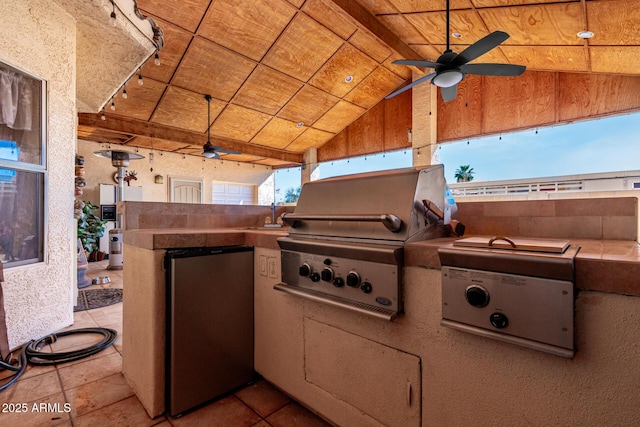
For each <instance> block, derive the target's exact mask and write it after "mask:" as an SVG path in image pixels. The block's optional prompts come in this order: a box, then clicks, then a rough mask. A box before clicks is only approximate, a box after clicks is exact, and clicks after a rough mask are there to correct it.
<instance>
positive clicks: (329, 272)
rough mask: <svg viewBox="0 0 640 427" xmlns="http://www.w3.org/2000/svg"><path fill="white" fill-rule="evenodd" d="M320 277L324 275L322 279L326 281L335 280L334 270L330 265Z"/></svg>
mask: <svg viewBox="0 0 640 427" xmlns="http://www.w3.org/2000/svg"><path fill="white" fill-rule="evenodd" d="M320 277H322V280H324V281H325V282H331V281H332V280H333V270H332V269H330V268H328V267H327V268H324V269H323V270H322V272H321V273H320Z"/></svg>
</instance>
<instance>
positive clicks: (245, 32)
mask: <svg viewBox="0 0 640 427" xmlns="http://www.w3.org/2000/svg"><path fill="white" fill-rule="evenodd" d="M295 13H296V9H295V8H294V7H293V6H291V5H290V4H289V3H287V2H286V1H284V0H216V1H215V2H213V4H212V5H211V7H210V8H209V11H208V12H207V14H206V16H205V18H204V21H203V22H202V25H201V26H200V28H199V29H198V35H199V36H202V37H205V38H207V39H209V40H211V41H214V42H216V43H218V44H219V45H222V46H225V47H227V48H229V49H231V50H233V51H235V52H238V53H240V54H242V55H245V56H247V57H249V58H251V59H253V60H255V61H259V60H260V59H261V58H262V57H263V56H264V54H265V53H266V52H267V50H269V48H270V47H271V45H272V44H273V43H274V42H275V41H276V39H277V38H278V36H279V35H280V33H282V31H283V30H284V29H285V27H286V26H287V25H288V24H289V21H291V19H292V18H293V16H294V15H295Z"/></svg>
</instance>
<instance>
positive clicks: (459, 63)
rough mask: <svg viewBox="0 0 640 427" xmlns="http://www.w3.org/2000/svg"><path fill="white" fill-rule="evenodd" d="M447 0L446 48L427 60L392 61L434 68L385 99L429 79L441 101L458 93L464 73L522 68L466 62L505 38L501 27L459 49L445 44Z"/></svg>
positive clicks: (516, 72) (493, 73) (513, 73)
mask: <svg viewBox="0 0 640 427" xmlns="http://www.w3.org/2000/svg"><path fill="white" fill-rule="evenodd" d="M449 25H450V23H449V0H447V50H445V51H444V53H443V54H442V55H440V57H439V58H438V60H437V61H436V62H433V61H427V60H413V59H399V60H397V61H393V64H400V65H412V66H415V67H422V68H433V69H435V72H433V73H431V74H429V75H427V76H424V77H421V78H419V79H418V80H416V81H414V82H412V83H409V84H408V85H406V86H404V87H402V88H400V89H398V90H396V91H395V92H393V93H391V94H390V95H387V96H386V99H389V98H391V97H394V96H396V95H398V94H400V93H402V92H404V91H406V90H409V89H411V88H412V87H413V86H415V85H418V84H420V83H422V82H423V81H425V80H428V79H431V84H433V85H436V86H438V87H439V88H440V91H441V92H442V99H443V100H444V102H449V101H453V100H454V99H455V98H456V95H457V94H458V83H460V82H461V81H462V79H464V77H465V76H466V75H467V74H476V75H480V76H519V75H520V74H522V73H523V72H524V70H525V69H526V67H525V66H524V65H512V64H469V62H471V61H473V60H474V59H476V58H478V57H479V56H481V55H484V54H485V53H487V52H489V51H490V50H491V49H493V48H495V47H497V46H498V45H499V44H500V43H502V42H504V41H505V40H506V39H508V38H509V34H507V33H505V32H504V31H494V32H493V33H491V34H489V35H487V36H485V37H483V38H481V39H480V40H478V41H477V42H475V43H474V44H472V45H471V46H469V47H467V48H466V49H465V50H463V51H462V52H460V53H455V52H454V51H452V50H451V49H450V47H449Z"/></svg>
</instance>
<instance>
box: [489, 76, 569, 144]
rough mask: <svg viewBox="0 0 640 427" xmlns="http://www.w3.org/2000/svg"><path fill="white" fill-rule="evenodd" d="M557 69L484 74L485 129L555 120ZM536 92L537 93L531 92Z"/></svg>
mask: <svg viewBox="0 0 640 427" xmlns="http://www.w3.org/2000/svg"><path fill="white" fill-rule="evenodd" d="M555 80H556V79H555V73H534V72H529V73H528V72H525V73H524V74H522V75H521V76H518V77H484V76H483V77H482V91H483V95H482V99H483V102H482V108H481V111H482V133H484V134H492V133H496V132H500V131H502V130H504V129H526V128H529V127H533V126H536V125H542V124H550V123H554V122H555V117H556V106H555V96H556V83H555ZM532 93H535V97H532V96H531V95H530V94H532Z"/></svg>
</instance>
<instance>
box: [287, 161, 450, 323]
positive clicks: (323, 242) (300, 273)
mask: <svg viewBox="0 0 640 427" xmlns="http://www.w3.org/2000/svg"><path fill="white" fill-rule="evenodd" d="M444 188H445V180H444V172H443V167H442V166H441V165H438V166H432V167H429V168H426V169H413V168H407V169H397V170H392V171H385V172H376V173H366V174H357V175H348V176H343V177H338V178H329V179H324V180H320V181H315V182H311V183H307V184H305V185H304V186H303V188H302V192H301V194H300V199H299V200H298V204H297V206H296V209H295V211H294V212H293V213H290V214H284V215H283V220H284V222H285V223H286V224H288V225H289V226H290V229H289V237H285V238H280V239H278V243H279V245H280V248H281V249H282V283H279V284H277V285H276V286H275V289H277V290H279V291H283V292H287V293H290V294H293V295H296V296H299V297H303V298H307V299H311V300H314V301H320V302H323V303H326V304H331V305H334V306H338V307H342V308H346V309H349V310H352V311H356V312H359V313H364V314H367V315H371V316H374V317H378V318H383V319H386V320H392V319H394V318H395V317H396V316H397V315H398V313H401V312H402V309H403V302H402V267H403V263H404V261H403V259H404V257H403V252H404V251H403V249H404V244H405V243H406V242H411V241H417V240H425V239H430V238H437V237H443V236H446V235H447V233H448V232H447V230H446V228H445V227H444V226H443V224H442V221H440V220H439V219H438V218H437V217H436V216H435V215H433V214H432V213H431V212H430V211H428V210H427V209H425V207H424V204H423V200H429V201H431V202H432V203H435V204H436V205H438V206H439V207H440V208H443V207H444Z"/></svg>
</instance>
